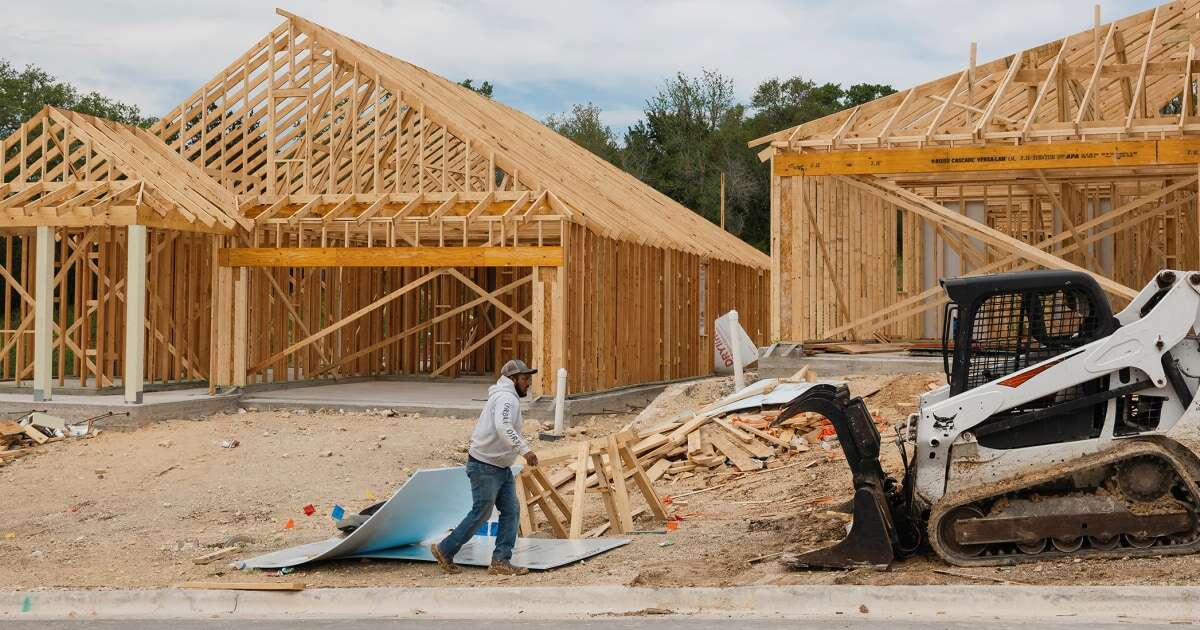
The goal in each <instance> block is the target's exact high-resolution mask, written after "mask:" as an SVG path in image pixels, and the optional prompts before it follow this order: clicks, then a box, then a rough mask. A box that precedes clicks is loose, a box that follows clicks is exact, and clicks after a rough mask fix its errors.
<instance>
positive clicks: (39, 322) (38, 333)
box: [33, 225, 54, 402]
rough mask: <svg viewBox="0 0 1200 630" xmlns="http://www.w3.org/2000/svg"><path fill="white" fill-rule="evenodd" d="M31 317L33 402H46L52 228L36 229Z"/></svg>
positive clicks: (48, 394) (51, 317)
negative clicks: (34, 277) (34, 278)
mask: <svg viewBox="0 0 1200 630" xmlns="http://www.w3.org/2000/svg"><path fill="white" fill-rule="evenodd" d="M35 247H36V254H35V255H36V256H37V258H36V260H35V263H34V264H35V266H34V274H35V275H36V280H35V282H36V283H37V284H36V285H35V287H36V288H35V289H34V305H33V308H34V314H33V399H34V400H35V401H37V402H42V401H46V400H50V398H51V392H50V383H51V373H52V370H51V369H50V367H51V366H50V360H51V359H50V357H51V346H52V343H51V331H50V326H51V323H52V322H53V321H54V228H52V227H50V226H47V225H39V226H38V227H37V243H36V245H35Z"/></svg>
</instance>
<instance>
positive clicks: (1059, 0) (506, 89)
mask: <svg viewBox="0 0 1200 630" xmlns="http://www.w3.org/2000/svg"><path fill="white" fill-rule="evenodd" d="M1158 3H1159V2H1158V1H1157V0H1103V2H1102V3H1101V4H1102V6H1103V19H1104V21H1105V22H1107V21H1109V20H1110V19H1112V18H1114V17H1121V16H1124V15H1128V14H1130V13H1134V12H1137V11H1141V10H1144V9H1147V8H1151V7H1153V6H1155V5H1156V4H1158ZM5 4H6V6H5V10H4V14H5V19H4V22H5V36H4V37H0V58H4V59H7V60H8V61H10V62H12V63H14V64H16V65H20V66H23V65H25V64H28V63H32V64H36V65H39V66H41V67H42V68H44V69H46V70H48V71H49V72H51V73H52V74H54V75H56V76H58V77H60V78H63V79H66V80H69V81H71V82H72V83H74V84H76V85H78V86H79V87H81V88H83V89H84V90H93V89H94V90H98V91H100V92H101V93H104V94H106V95H109V96H112V97H115V98H118V99H121V100H124V101H127V102H130V103H134V104H136V105H138V106H140V107H141V108H142V109H143V111H145V112H147V113H150V114H153V115H161V114H163V113H165V112H166V111H168V110H169V109H170V108H171V107H173V106H174V105H176V104H178V102H179V101H181V100H182V99H183V98H184V97H185V96H186V95H187V94H189V93H190V92H192V91H193V90H195V89H196V87H198V86H199V85H200V84H201V83H203V82H204V81H206V80H208V79H209V78H211V77H212V76H214V75H216V74H217V73H218V72H219V71H220V70H221V69H222V68H223V67H225V66H226V65H228V63H229V62H231V61H232V60H233V59H235V58H237V57H238V56H239V55H240V54H242V53H243V52H245V51H246V49H248V48H249V47H250V45H252V44H253V43H254V42H255V41H256V40H258V39H259V38H261V37H262V36H263V35H265V34H266V33H267V32H268V31H269V30H270V29H271V28H273V27H274V26H276V25H277V24H279V23H280V21H281V20H282V18H280V17H279V16H278V15H276V14H275V12H274V7H275V6H277V5H278V6H282V7H283V8H285V9H288V10H290V11H292V12H294V13H297V14H299V15H301V16H304V17H307V18H309V19H312V20H314V21H317V22H320V23H322V24H324V25H325V26H327V27H329V28H332V29H334V30H337V31H340V32H342V33H344V34H346V35H349V36H351V37H354V38H356V39H359V40H361V41H363V42H365V43H367V44H369V45H371V46H374V47H375V48H378V49H380V50H383V51H385V52H388V53H390V54H393V55H395V56H397V57H400V58H402V59H405V60H407V61H410V62H412V63H415V64H417V65H420V66H424V67H425V68H428V69H430V70H433V71H434V72H438V73H440V74H442V75H443V76H446V77H448V78H451V79H454V80H459V79H462V78H465V77H473V78H475V79H476V80H477V82H478V81H479V80H484V79H486V80H489V81H491V82H492V83H493V84H494V85H495V86H496V92H495V97H496V98H497V99H499V100H501V101H504V102H505V103H508V104H510V105H513V106H516V107H518V108H520V109H522V110H524V111H525V112H527V113H529V114H531V115H533V116H535V117H537V118H539V119H541V118H544V117H545V116H546V115H547V114H550V113H554V112H559V111H564V110H567V109H569V108H570V106H571V104H573V103H578V102H586V101H591V102H594V103H596V104H598V105H600V106H601V107H602V108H603V110H604V111H605V118H606V120H607V122H608V123H609V124H611V125H613V126H614V127H615V128H618V129H623V128H624V127H625V126H627V125H628V124H630V123H631V122H633V121H634V120H636V119H637V118H638V117H639V115H640V112H641V108H642V105H643V104H644V102H645V100H646V98H647V97H649V96H651V95H652V94H654V92H655V90H656V88H657V87H658V86H659V85H660V84H661V83H662V82H663V80H664V79H665V78H667V77H669V76H672V75H673V74H674V73H676V72H679V71H682V72H685V73H697V72H699V71H700V70H701V69H702V68H708V69H713V70H717V71H719V72H721V73H724V74H726V75H728V76H730V77H732V78H733V79H734V81H735V85H736V88H737V91H738V94H739V95H740V96H741V97H742V98H743V99H746V98H748V97H749V95H750V93H751V92H752V91H753V89H754V87H755V86H756V85H757V84H758V83H759V82H760V81H762V80H763V79H766V78H770V77H774V76H778V77H787V76H792V75H801V76H804V77H805V78H810V79H813V80H816V81H820V82H824V81H833V82H839V83H843V84H852V83H860V82H868V83H890V84H892V85H894V86H895V87H897V88H904V87H907V86H909V85H913V84H916V83H921V82H924V81H927V80H930V79H934V78H937V77H939V76H942V75H944V74H947V73H949V72H952V71H954V70H957V69H960V68H962V67H964V66H965V65H966V62H967V50H968V46H969V44H970V42H971V41H977V42H978V43H979V60H980V62H983V61H986V60H989V59H992V58H995V57H999V56H1002V55H1006V54H1010V53H1012V52H1014V51H1016V50H1018V49H1022V48H1028V47H1031V46H1034V45H1037V44H1041V43H1044V42H1047V41H1050V40H1053V39H1057V38H1061V37H1063V36H1064V35H1067V34H1068V33H1072V32H1075V31H1079V30H1083V29H1086V28H1090V27H1091V24H1092V6H1093V5H1094V4H1095V2H1093V1H1085V0H1004V1H1002V2H997V1H995V0H942V1H936V0H854V1H852V2H851V1H841V0H790V1H789V0H693V1H688V2H685V1H667V0H663V1H653V0H592V1H587V2H585V1H583V0H562V1H560V2H551V1H549V0H508V1H504V2H501V1H493V0H478V1H470V2H468V1H465V0H440V1H439V0H353V1H351V0H345V1H341V2H321V1H318V0H290V1H287V2H260V1H258V0H204V1H202V2H197V1H195V0H188V1H182V0H139V1H134V0H118V1H103V0H54V1H52V2H6V3H5Z"/></svg>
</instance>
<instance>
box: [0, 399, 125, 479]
mask: <svg viewBox="0 0 1200 630" xmlns="http://www.w3.org/2000/svg"><path fill="white" fill-rule="evenodd" d="M114 415H129V414H128V413H123V414H118V413H115V412H108V413H106V414H104V415H101V416H96V417H93V418H88V419H87V420H82V421H79V422H68V421H67V420H64V419H63V418H59V417H58V416H52V415H50V414H48V413H44V412H41V411H26V412H23V413H21V414H19V415H18V416H17V419H16V420H0V466H3V465H5V464H6V463H8V462H11V461H13V460H15V459H17V458H19V457H24V456H25V455H29V454H30V453H33V452H34V451H35V450H36V449H37V447H39V446H41V445H43V444H50V443H52V442H58V441H60V440H65V439H67V438H79V437H91V436H93V435H96V434H97V433H99V432H100V429H98V428H95V427H94V426H93V423H94V422H95V421H96V420H100V419H102V418H107V417H110V416H114Z"/></svg>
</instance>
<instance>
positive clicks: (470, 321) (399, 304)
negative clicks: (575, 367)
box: [215, 267, 532, 384]
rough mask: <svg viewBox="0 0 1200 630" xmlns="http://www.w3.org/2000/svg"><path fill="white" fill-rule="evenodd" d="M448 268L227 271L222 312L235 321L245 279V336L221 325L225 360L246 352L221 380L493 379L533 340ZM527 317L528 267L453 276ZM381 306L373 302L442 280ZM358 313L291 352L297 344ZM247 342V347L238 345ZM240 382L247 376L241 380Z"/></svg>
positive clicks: (527, 351)
mask: <svg viewBox="0 0 1200 630" xmlns="http://www.w3.org/2000/svg"><path fill="white" fill-rule="evenodd" d="M446 271H447V270H445V269H442V268H430V267H403V268H379V267H366V268H350V267H311V268H296V267H292V268H288V267H270V268H248V267H238V268H232V267H220V268H219V270H218V272H217V273H218V276H217V280H216V282H215V287H216V288H215V291H216V294H217V300H218V303H217V305H216V309H217V311H218V312H220V313H226V314H228V316H227V317H221V318H220V320H221V321H225V322H232V317H233V315H234V314H235V313H236V308H235V306H234V301H235V300H236V299H237V297H236V295H235V292H236V291H237V290H238V289H237V287H238V283H240V282H243V281H244V282H246V283H247V285H246V289H245V290H246V298H245V299H246V303H247V309H248V322H249V323H248V330H247V331H246V333H245V334H244V335H239V334H238V333H237V331H236V328H235V327H234V326H233V325H232V323H228V324H221V323H218V325H217V327H218V330H217V332H216V335H217V338H218V341H219V343H218V353H219V354H218V359H219V363H220V364H221V365H230V366H232V365H233V364H234V363H235V361H236V357H237V356H238V352H239V350H242V348H244V350H242V351H244V353H245V356H246V359H245V366H246V371H245V373H244V376H242V375H239V374H237V372H236V371H231V370H222V369H221V368H220V367H219V366H218V367H217V370H218V375H217V381H218V384H242V383H243V382H244V383H280V382H291V381H304V380H313V379H327V378H334V377H338V378H346V377H362V376H392V375H402V374H403V375H440V376H448V377H455V376H459V375H491V374H495V373H497V372H498V370H499V367H500V365H502V363H503V361H505V360H507V359H508V358H512V357H514V356H520V357H529V356H531V354H532V335H531V334H530V332H529V331H528V330H527V329H526V328H525V327H524V326H523V325H522V324H520V323H519V322H516V321H514V320H513V319H512V318H511V317H510V316H509V315H508V314H506V313H505V312H504V311H503V309H500V308H499V307H495V306H493V305H492V304H491V303H490V302H489V301H487V300H485V299H483V298H482V296H481V295H480V294H479V293H478V292H476V291H475V290H474V289H472V288H471V287H470V286H468V285H467V284H466V283H464V282H463V281H461V280H460V279H459V278H458V277H456V276H454V275H452V273H449V272H446ZM455 271H456V272H457V273H461V274H462V275H463V277H465V278H467V279H468V280H469V281H471V282H472V283H474V284H475V285H477V286H478V287H480V288H482V289H483V290H484V291H485V292H489V293H491V292H496V291H497V290H499V289H503V288H505V287H508V288H509V290H507V291H505V292H503V293H500V294H499V295H497V296H496V298H497V300H498V301H499V302H501V303H502V304H504V305H505V306H506V307H508V308H509V309H511V310H512V311H513V312H516V313H518V314H519V315H522V316H523V317H524V318H525V319H526V321H529V320H530V316H531V312H532V303H531V302H532V288H531V285H532V282H531V280H532V278H531V277H530V270H529V268H516V269H506V270H499V269H494V268H483V267H477V268H460V269H457V270H455ZM439 272H445V273H441V275H437V276H436V277H432V278H430V279H428V280H427V281H425V282H423V283H421V284H419V285H417V286H415V287H414V288H412V290H410V291H407V292H405V293H403V294H402V295H399V296H398V297H396V298H395V299H392V300H389V301H387V302H386V303H383V304H380V305H378V306H376V307H372V306H371V305H372V304H373V303H375V302H377V301H379V300H381V299H382V298H384V297H386V296H387V295H389V294H391V293H393V292H396V291H398V290H399V289H402V288H404V287H409V286H412V285H414V283H416V282H418V281H419V280H420V279H422V278H425V277H426V276H429V275H431V274H438V273H439ZM364 310H365V311H366V312H365V314H363V315H362V316H361V317H358V318H356V319H354V320H353V321H351V322H349V323H348V324H346V325H343V326H340V327H338V328H336V329H335V330H332V331H331V332H329V333H328V334H327V335H324V336H322V337H321V338H320V339H317V340H316V341H313V342H311V343H308V344H306V345H304V346H303V347H300V348H298V349H296V350H294V351H291V352H287V349H288V348H290V347H292V346H293V345H295V344H297V343H299V342H302V341H304V340H305V339H307V338H309V337H311V336H312V335H314V334H317V333H319V332H321V331H324V330H326V329H329V328H330V327H332V326H334V325H335V324H338V323H339V322H341V321H342V320H344V319H345V318H347V317H348V316H350V315H352V314H355V313H358V312H360V311H364ZM239 344H241V345H239ZM239 379H244V380H242V381H240V380H239Z"/></svg>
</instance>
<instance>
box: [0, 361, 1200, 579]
mask: <svg viewBox="0 0 1200 630" xmlns="http://www.w3.org/2000/svg"><path fill="white" fill-rule="evenodd" d="M941 378H942V377H941V375H915V376H905V377H897V378H887V377H861V378H858V377H851V378H850V379H849V380H850V381H851V384H852V388H853V389H854V390H856V391H857V392H859V393H866V392H869V391H871V390H872V389H874V388H876V387H880V388H881V389H879V391H877V392H876V393H874V394H873V395H871V396H870V397H869V398H868V399H867V402H868V405H869V406H870V407H871V409H872V410H873V411H875V412H877V413H879V414H880V415H881V416H883V417H884V418H886V419H887V420H888V421H889V422H897V421H899V420H901V419H902V418H903V417H905V416H906V415H907V414H908V413H910V412H911V411H912V410H913V409H914V407H915V401H916V396H917V395H918V394H919V393H922V392H924V391H925V390H926V387H927V385H928V383H929V382H930V381H931V380H938V381H939V382H941ZM727 389H728V384H727V382H725V381H722V380H720V379H712V380H709V381H703V382H700V383H696V384H691V385H684V386H680V387H675V388H673V389H672V390H670V391H668V392H666V393H664V398H663V399H662V400H660V401H657V402H656V407H655V408H652V412H653V413H652V414H650V415H651V416H656V417H658V419H659V421H660V422H661V421H662V420H664V419H666V418H667V417H670V416H671V415H672V414H675V413H678V412H679V411H681V410H685V409H686V408H688V407H692V408H698V407H700V406H702V405H703V404H705V403H707V402H710V401H711V400H713V399H715V398H716V397H718V396H719V395H721V394H722V393H724V392H726V391H727ZM634 417H635V416H634V415H633V414H627V415H609V416H598V417H591V418H588V419H587V420H586V421H585V422H583V423H582V427H584V428H585V429H586V434H587V435H590V436H593V437H595V436H599V435H604V434H607V433H609V432H612V431H616V430H618V429H620V428H621V427H623V426H625V425H626V424H627V423H629V422H631V421H632V420H633V419H634ZM653 419H654V418H650V417H648V416H647V415H645V414H643V416H642V418H641V421H642V422H646V421H652V420H653ZM533 424H534V423H532V422H527V425H533ZM472 426H473V421H472V420H462V419H453V418H439V417H429V416H415V415H400V416H394V417H387V416H384V415H382V414H377V413H376V414H372V413H339V412H336V411H333V412H308V413H303V412H260V411H249V412H246V413H237V414H226V415H218V416H212V417H208V418H202V419H199V420H175V421H170V422H164V423H159V424H155V425H152V426H149V427H146V428H143V429H140V430H137V431H133V432H103V433H101V434H100V435H98V436H95V437H93V438H88V439H75V440H69V441H64V442H58V443H52V444H47V445H44V446H42V447H39V448H38V453H37V454H35V455H31V456H28V457H25V458H22V459H18V460H16V461H14V462H12V463H11V464H9V465H7V466H4V467H0V488H3V493H2V497H3V501H0V590H28V589H40V588H64V587H74V588H80V587H90V588H131V587H162V586H169V585H172V584H176V583H179V582H183V581H192V580H210V581H222V580H223V581H248V580H268V579H272V578H270V577H266V576H264V575H262V574H261V573H258V572H256V574H251V573H248V572H243V571H237V570H234V569H231V568H230V567H229V565H228V561H218V562H215V563H213V564H210V565H206V566H198V565H195V564H193V562H192V558H194V557H196V556H200V555H203V554H204V553H207V552H209V551H211V550H213V549H215V548H218V547H220V546H222V545H229V544H242V545H243V549H242V552H241V553H240V554H239V555H238V556H235V558H248V557H252V556H254V555H258V554H261V553H265V552H268V551H273V550H276V549H280V548H283V547H287V546H292V545H296V544H301V543H307V542H312V541H316V540H321V539H324V538H327V537H329V536H332V535H334V534H335V533H336V532H335V530H334V528H333V525H332V521H331V520H330V519H329V517H328V516H327V515H328V512H329V510H330V508H331V507H332V505H333V504H335V503H337V504H340V505H342V506H344V507H345V508H347V509H348V510H357V509H361V508H363V507H365V506H367V505H369V504H371V503H374V502H376V501H378V500H383V499H384V498H386V497H387V496H388V495H389V494H390V493H391V492H392V491H393V490H394V489H395V488H396V487H398V485H399V484H400V483H402V482H403V481H404V479H406V478H407V477H408V475H410V474H411V473H412V472H413V471H415V470H417V469H420V468H430V467H439V466H448V465H459V464H461V463H462V462H463V460H464V459H465V457H466V442H467V439H468V437H469V435H470V431H471V428H472ZM527 428H528V429H529V433H530V434H531V435H532V433H533V432H534V428H533V427H532V426H529V427H527ZM225 440H237V441H238V442H239V445H238V446H237V447H236V448H223V447H222V446H221V442H222V441H225ZM558 444H560V443H556V446H557V445H558ZM544 447H547V445H545V444H541V443H538V442H536V441H535V448H544ZM885 449H886V456H885V459H884V464H885V467H887V468H889V469H891V470H893V471H895V470H896V469H897V468H899V457H898V456H897V455H896V452H895V449H893V448H891V445H890V442H889V443H888V444H887V445H886V446H885ZM835 452H836V451H826V450H823V449H820V448H814V449H812V450H810V451H808V452H806V453H800V454H798V455H795V456H792V457H791V458H789V459H786V460H784V461H783V464H784V465H785V466H787V467H786V468H781V469H776V470H771V471H767V472H760V473H754V474H750V475H737V474H733V473H730V472H728V470H730V469H727V468H725V467H719V468H717V469H714V470H716V471H719V472H717V473H716V474H705V475H696V476H691V477H689V478H686V479H685V478H682V477H681V478H677V479H674V480H671V479H669V478H664V479H661V480H660V481H659V482H658V483H657V484H656V487H657V489H658V491H659V492H660V494H664V495H670V496H673V497H680V495H683V494H685V493H690V492H694V491H696V490H703V489H706V488H713V487H716V486H720V487H718V488H716V489H713V490H708V491H705V492H701V493H699V494H694V495H691V496H686V497H680V498H678V499H676V500H675V501H674V503H673V504H672V506H671V509H672V510H673V511H674V513H676V514H679V515H681V516H682V517H683V519H684V520H683V521H682V522H681V523H680V524H679V529H678V530H676V531H672V532H670V533H668V534H641V535H633V536H631V538H633V542H632V543H631V544H629V545H627V546H625V547H622V548H619V549H616V550H614V551H612V552H609V553H606V554H603V555H601V556H598V557H596V558H593V559H591V560H588V561H585V562H581V563H578V564H576V565H572V566H568V567H565V568H561V569H558V570H554V571H548V572H540V573H535V574H531V575H530V576H526V577H520V578H503V577H494V576H489V575H487V574H486V572H485V571H483V570H482V569H468V570H466V571H464V572H463V573H462V574H460V575H458V576H444V575H442V574H441V573H440V572H439V571H438V570H437V567H436V566H435V565H433V564H431V563H429V564H427V563H420V562H411V563H410V562H399V561H369V560H348V561H335V562H328V563H323V564H319V565H316V566H313V567H310V568H303V569H298V570H296V571H295V572H293V573H291V574H289V575H288V576H287V577H286V578H284V579H287V580H289V581H300V582H305V583H306V584H308V585H309V586H311V587H317V586H323V587H350V586H446V585H489V584H492V585H495V584H510V585H511V584H525V583H529V584H540V585H552V584H561V585H592V584H622V585H639V586H693V585H694V586H732V585H751V584H873V585H885V584H950V583H968V584H970V583H991V582H998V581H1005V582H1012V583H1018V584H1062V585H1081V584H1143V585H1154V584H1190V583H1194V582H1195V580H1196V578H1197V577H1200V557H1196V556H1192V557H1182V558H1149V559H1138V560H1119V559H1118V560H1084V561H1073V562H1072V561H1067V562H1061V561H1060V562H1044V563H1039V564H1031V565H1023V566H1020V567H1014V568H972V569H962V568H955V567H950V566H947V565H945V564H944V563H942V562H940V561H939V560H937V559H936V558H933V557H931V556H930V555H925V556H919V557H917V558H914V559H910V560H906V561H903V562H899V563H896V564H895V565H894V566H893V568H892V569H891V570H890V571H885V572H879V571H872V570H855V571H818V572H793V571H789V570H787V569H785V568H783V567H782V566H780V565H779V564H778V562H776V560H775V558H776V557H777V556H778V555H779V554H781V553H784V552H793V551H801V550H805V549H808V548H811V547H814V546H818V545H821V544H822V543H826V542H832V541H834V540H837V539H838V538H840V537H841V536H842V535H843V533H844V531H845V519H844V517H842V516H841V515H837V514H833V513H830V512H828V508H829V506H830V504H836V503H840V502H841V501H844V500H845V499H846V498H848V496H849V488H850V485H849V484H850V481H849V471H848V469H847V468H846V465H845V463H844V461H842V460H839V459H836V458H835V457H833V454H834V453H835ZM685 476H686V475H685ZM722 484H725V485H722ZM307 504H312V505H313V506H314V507H315V508H316V514H314V515H313V516H311V517H308V516H305V515H304V513H303V508H304V506H305V505H307ZM601 512H602V508H600V507H599V501H598V499H597V500H596V503H594V504H592V505H590V506H589V514H591V515H592V517H591V522H589V523H588V526H589V527H590V526H593V525H595V524H598V523H600V522H603V520H604V519H603V518H601V516H600V514H601ZM288 519H292V520H293V521H294V523H295V527H294V528H292V529H285V523H286V522H287V521H288ZM639 526H643V527H644V528H645V529H657V528H658V527H660V525H658V524H655V523H652V522H649V521H647V520H641V521H639ZM664 542H669V543H671V544H670V545H669V546H662V545H661V543H664ZM939 571H949V572H950V573H951V574H945V573H939Z"/></svg>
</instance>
